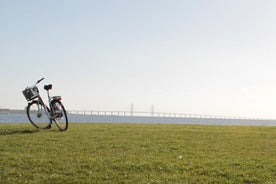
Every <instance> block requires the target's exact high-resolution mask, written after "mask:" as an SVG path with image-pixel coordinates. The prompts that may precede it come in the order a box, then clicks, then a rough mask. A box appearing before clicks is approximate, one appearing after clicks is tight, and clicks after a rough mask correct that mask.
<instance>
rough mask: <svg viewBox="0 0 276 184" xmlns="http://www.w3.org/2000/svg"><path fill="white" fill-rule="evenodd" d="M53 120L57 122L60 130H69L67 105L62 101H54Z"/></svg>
mask: <svg viewBox="0 0 276 184" xmlns="http://www.w3.org/2000/svg"><path fill="white" fill-rule="evenodd" d="M52 108H53V117H54V118H53V121H54V122H55V123H56V125H57V127H58V129H59V130H60V131H64V130H67V128H68V118H67V114H66V110H65V107H64V106H63V104H62V103H61V101H53V102H52Z"/></svg>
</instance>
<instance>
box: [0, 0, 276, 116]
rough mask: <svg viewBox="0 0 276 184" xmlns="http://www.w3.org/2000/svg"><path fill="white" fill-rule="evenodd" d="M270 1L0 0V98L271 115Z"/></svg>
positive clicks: (275, 94) (275, 89) (274, 83)
mask: <svg viewBox="0 0 276 184" xmlns="http://www.w3.org/2000/svg"><path fill="white" fill-rule="evenodd" d="M275 9H276V1H271V0H243V1H240V0H231V1H220V0H208V1H207V0H195V1H187V0H173V1H166V0H140V1H127V0H116V1H115V0H106V1H100V0H91V1H90V0H79V1H73V0H59V1H54V0H49V1H35V0H26V1H19V0H10V1H0V62H1V69H0V70H1V74H0V75H1V77H0V84H1V91H0V108H11V109H22V108H24V107H25V106H26V101H25V99H24V97H23V95H22V92H21V91H22V90H23V89H24V88H25V87H26V86H29V85H32V84H33V83H34V82H35V81H36V80H38V79H40V78H41V77H45V78H46V79H45V81H44V83H42V84H41V85H39V87H40V89H41V91H40V92H41V93H42V94H44V95H45V92H44V90H42V88H43V85H44V84H47V83H52V84H53V86H54V87H53V90H52V91H51V94H53V95H61V96H62V97H63V102H64V104H65V106H66V107H67V109H82V110H93V109H95V110H129V109H130V105H131V104H134V110H137V111H150V110H151V105H152V104H153V105H154V108H155V109H154V110H155V111H162V112H181V113H192V114H211V115H212V114H213V115H233V116H242V117H261V118H276V72H275V68H276V52H275V51H276V23H275V20H276V11H275Z"/></svg>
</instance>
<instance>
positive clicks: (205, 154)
mask: <svg viewBox="0 0 276 184" xmlns="http://www.w3.org/2000/svg"><path fill="white" fill-rule="evenodd" d="M0 183H5V184H6V183H271V184H272V183H276V127H261V126H255V127H254V126H247V127H243V126H201V125H200V126H199V125H153V124H151V125H147V124H70V125H69V129H68V131H65V132H59V131H58V130H57V129H56V128H53V129H52V130H37V129H35V128H33V127H32V125H30V124H0Z"/></svg>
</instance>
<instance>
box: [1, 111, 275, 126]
mask: <svg viewBox="0 0 276 184" xmlns="http://www.w3.org/2000/svg"><path fill="white" fill-rule="evenodd" d="M68 119H69V123H70V122H75V123H145V124H146V123H147V124H202V125H246V126H248V125H249V126H251V125H252V126H255V125H257V126H276V120H248V119H216V118H169V117H142V116H96V115H93V116H91V115H72V114H70V115H68ZM0 123H29V120H28V118H27V115H26V114H22V113H13V114H0Z"/></svg>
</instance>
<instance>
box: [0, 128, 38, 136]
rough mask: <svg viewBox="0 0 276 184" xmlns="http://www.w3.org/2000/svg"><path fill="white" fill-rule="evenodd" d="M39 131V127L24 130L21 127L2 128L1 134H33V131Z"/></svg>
mask: <svg viewBox="0 0 276 184" xmlns="http://www.w3.org/2000/svg"><path fill="white" fill-rule="evenodd" d="M37 132H39V130H38V129H31V130H30V129H25V130H24V129H23V130H20V129H13V130H11V129H7V130H0V136H1V135H13V134H33V133H37Z"/></svg>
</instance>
